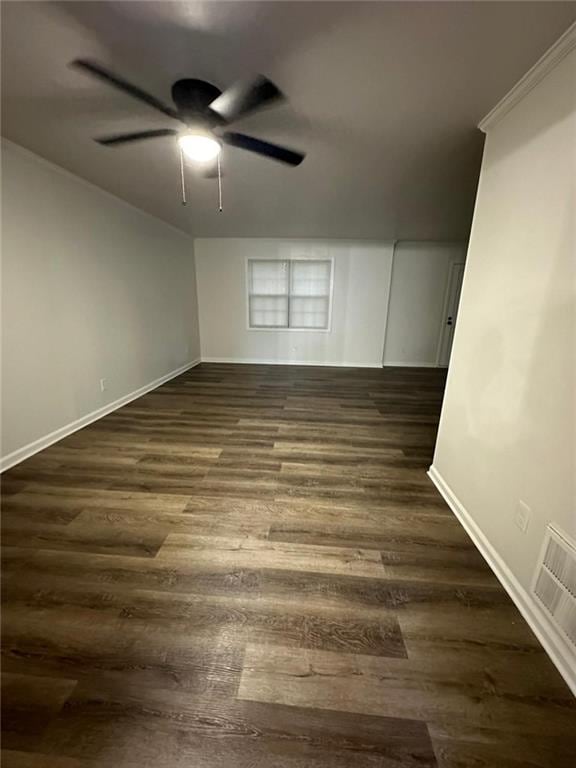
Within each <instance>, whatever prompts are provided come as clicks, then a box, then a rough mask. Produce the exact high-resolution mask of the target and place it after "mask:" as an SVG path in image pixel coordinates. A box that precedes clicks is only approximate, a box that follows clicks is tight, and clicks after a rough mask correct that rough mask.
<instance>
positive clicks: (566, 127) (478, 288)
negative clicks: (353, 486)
mask: <svg viewBox="0 0 576 768" xmlns="http://www.w3.org/2000/svg"><path fill="white" fill-rule="evenodd" d="M572 39H574V30H573V32H572ZM558 61H559V63H556V62H558ZM552 62H553V63H555V64H556V65H555V66H554V67H553V68H552V69H550V66H551V65H550V66H546V67H545V70H544V71H545V76H544V73H543V72H541V71H540V70H539V72H538V74H537V75H533V76H532V78H531V79H530V81H529V82H530V86H531V87H529V86H526V85H525V86H524V90H525V91H527V92H526V93H525V95H524V96H523V98H520V99H519V97H518V95H517V94H516V96H515V97H514V98H513V99H512V100H511V102H510V103H508V106H507V109H508V111H505V110H503V111H504V112H505V114H503V116H501V118H500V119H499V120H498V121H497V122H495V123H492V125H490V124H488V127H487V141H486V148H485V154H484V160H483V164H482V173H481V177H480V186H479V190H478V198H477V204H476V211H475V215H474V222H473V227H472V233H471V241H470V246H469V250H468V260H467V266H466V274H465V278H464V286H463V291H462V298H461V304H460V316H459V321H458V325H457V327H456V334H455V340H454V346H453V350H452V360H451V365H450V369H449V373H448V383H447V388H446V393H445V398H444V405H443V410H442V418H441V422H440V430H439V433H438V442H437V445H436V452H435V455H434V463H433V467H432V469H431V475H432V477H433V478H434V479H435V481H436V483H437V484H438V485H439V487H440V488H441V489H442V490H443V492H444V494H445V495H446V497H447V498H448V499H450V500H451V502H452V505H453V507H454V508H455V510H456V511H457V512H458V513H459V514H460V516H461V518H462V519H463V520H464V521H465V523H466V524H467V525H468V526H469V528H470V530H471V531H472V532H473V533H474V534H475V536H476V539H477V541H478V542H479V543H480V545H481V546H482V547H483V549H484V552H485V553H487V555H488V558H489V560H490V561H491V563H492V564H493V565H495V567H496V570H497V572H498V573H499V575H500V576H501V578H503V580H504V582H505V583H506V584H507V586H508V588H509V590H510V591H511V594H513V595H514V596H515V599H516V600H517V602H518V603H519V604H520V606H521V607H523V609H524V612H525V615H528V617H529V618H530V617H531V618H532V624H533V627H535V628H536V630H537V631H538V627H539V629H540V637H541V639H543V642H545V644H546V643H547V648H548V650H549V652H551V655H552V656H553V658H555V660H556V662H557V663H559V666H560V667H561V668H562V665H564V673H565V675H569V674H570V673H569V672H567V670H569V668H570V662H569V661H566V659H567V657H566V656H563V654H564V650H565V647H567V644H566V643H564V645H563V638H562V637H560V636H559V635H557V634H556V633H555V632H554V630H552V629H550V628H549V627H547V625H546V621H547V617H546V616H544V617H543V616H542V611H541V610H540V609H539V606H538V604H537V602H536V599H535V598H534V597H533V595H532V592H531V583H532V579H533V576H534V572H535V569H536V566H537V563H538V561H539V556H540V550H541V546H542V542H543V538H544V534H545V529H546V526H547V525H548V524H549V523H554V524H555V525H556V526H558V527H559V528H560V529H561V530H562V531H563V532H564V533H565V534H567V535H568V537H572V539H573V540H574V539H576V486H575V483H576V471H575V454H576V402H575V392H576V381H575V378H576V359H575V358H576V354H575V353H576V338H575V321H576V318H575V304H576V301H575V299H576V256H575V254H576V224H575V211H576V191H575V184H576V181H575V180H576V151H575V147H576V145H575V137H576V90H575V88H574V73H575V72H576V49H575V48H574V45H572V49H571V52H570V53H569V54H568V55H565V56H564V58H562V57H561V56H560V54H559V51H558V50H557V51H556V53H555V54H554V57H553V59H552ZM518 99H519V100H518ZM520 501H523V502H524V503H525V504H527V505H528V507H529V509H530V510H531V512H530V515H529V520H528V528H527V530H526V532H525V533H523V532H522V531H521V530H520V529H519V527H518V525H517V524H516V522H515V519H516V515H517V512H518V509H519V506H518V505H519V502H520ZM571 658H572V661H571V669H572V678H571V679H572V685H573V688H574V690H575V691H576V671H575V670H576V664H575V663H574V656H572V657H571ZM562 659H564V661H563V660H562Z"/></svg>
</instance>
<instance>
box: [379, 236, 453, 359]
mask: <svg viewBox="0 0 576 768" xmlns="http://www.w3.org/2000/svg"><path fill="white" fill-rule="evenodd" d="M465 260H466V245H465V243H434V242H425V241H420V242H407V241H401V242H398V243H397V244H396V248H395V249H394V266H393V268H392V287H391V291H390V309H389V311H388V326H387V329H386V346H385V348H384V365H427V366H434V365H437V362H438V351H439V341H440V334H441V333H442V330H443V328H444V322H445V317H444V314H445V313H444V304H445V300H446V295H447V287H448V277H449V274H450V267H451V265H452V264H455V263H457V262H464V261H465Z"/></svg>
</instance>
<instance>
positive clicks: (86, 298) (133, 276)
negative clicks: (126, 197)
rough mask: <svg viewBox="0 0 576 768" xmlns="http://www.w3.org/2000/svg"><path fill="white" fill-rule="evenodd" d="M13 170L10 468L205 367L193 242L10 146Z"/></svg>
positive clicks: (5, 306) (6, 346) (6, 201)
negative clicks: (121, 405) (101, 415)
mask: <svg viewBox="0 0 576 768" xmlns="http://www.w3.org/2000/svg"><path fill="white" fill-rule="evenodd" d="M2 165H3V168H2V170H3V178H2V209H3V210H2V272H3V290H2V320H3V322H2V457H3V459H2V460H3V465H4V466H7V465H8V464H11V463H14V462H15V461H17V460H19V459H21V458H24V457H25V456H26V455H27V454H28V452H30V450H32V449H33V448H34V445H35V444H36V447H38V446H40V447H43V446H44V444H45V443H46V440H48V442H49V441H50V440H49V436H50V435H53V436H54V433H56V436H63V433H65V432H66V428H67V426H68V425H73V424H75V423H78V421H79V420H82V419H85V418H86V417H88V416H89V415H90V414H92V413H93V412H96V411H99V410H100V409H106V407H109V406H110V404H112V403H115V402H117V401H118V400H120V399H121V398H125V397H126V396H128V395H130V393H133V392H135V391H137V390H139V389H140V388H143V387H146V386H147V385H150V384H151V383H152V382H155V381H157V380H158V379H160V378H162V377H165V376H167V375H170V374H171V372H174V371H175V370H177V369H180V368H182V367H183V366H186V365H188V364H189V363H190V362H191V361H194V360H196V359H197V358H198V357H199V355H200V342H199V335H198V319H197V306H196V287H195V269H194V252H193V241H192V239H191V238H190V237H188V236H186V235H184V234H183V233H180V232H178V231H177V230H175V229H173V228H171V227H170V226H169V225H167V224H164V223H162V222H160V221H159V220H157V219H155V218H153V217H151V216H149V215H147V214H144V213H142V212H141V211H138V210H136V209H135V208H133V207H131V206H129V205H128V204H126V203H124V202H122V201H120V200H118V199H117V198H115V197H113V196H111V195H109V194H108V193H106V192H103V191H102V190H100V189H98V188H96V187H94V186H92V185H90V184H88V183H87V182H85V181H83V180H82V179H80V178H78V177H75V176H72V175H71V174H69V173H67V172H65V171H63V170H61V169H59V168H57V167H56V166H54V165H51V164H49V163H47V162H46V161H44V160H42V159H41V158H39V157H37V156H35V155H33V154H31V153H30V152H28V151H26V150H24V149H22V148H20V147H17V146H16V145H14V144H12V143H10V142H2ZM101 379H104V380H105V382H104V387H105V389H104V391H101V383H100V382H101ZM38 441H39V442H38Z"/></svg>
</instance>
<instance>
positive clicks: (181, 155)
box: [180, 149, 186, 205]
mask: <svg viewBox="0 0 576 768" xmlns="http://www.w3.org/2000/svg"><path fill="white" fill-rule="evenodd" d="M180 181H181V182H182V205H186V179H185V177H184V154H183V152H182V149H180Z"/></svg>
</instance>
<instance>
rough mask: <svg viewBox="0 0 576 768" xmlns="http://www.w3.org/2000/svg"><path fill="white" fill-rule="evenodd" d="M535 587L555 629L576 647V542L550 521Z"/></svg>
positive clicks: (534, 589) (575, 648)
mask: <svg viewBox="0 0 576 768" xmlns="http://www.w3.org/2000/svg"><path fill="white" fill-rule="evenodd" d="M533 591H534V594H535V595H536V597H537V598H538V600H539V601H540V603H541V604H542V605H543V606H544V608H545V609H546V611H547V612H548V614H549V615H550V617H551V619H552V621H553V623H554V625H555V626H556V629H557V630H559V631H560V632H561V633H562V635H563V636H564V637H565V638H567V639H568V640H569V642H570V644H571V645H572V648H573V649H574V650H576V545H574V543H573V542H572V541H570V539H569V537H568V536H567V535H566V534H564V533H562V532H561V531H559V530H558V529H557V528H554V527H553V526H551V525H549V526H548V528H547V529H546V537H545V539H544V545H543V547H542V556H541V559H540V563H539V566H538V569H537V571H536V575H535V578H534V584H533Z"/></svg>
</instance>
